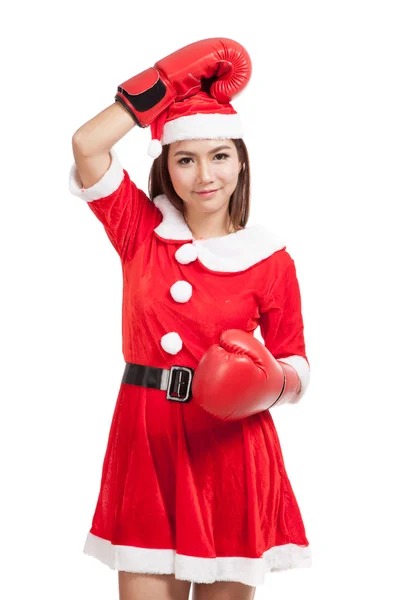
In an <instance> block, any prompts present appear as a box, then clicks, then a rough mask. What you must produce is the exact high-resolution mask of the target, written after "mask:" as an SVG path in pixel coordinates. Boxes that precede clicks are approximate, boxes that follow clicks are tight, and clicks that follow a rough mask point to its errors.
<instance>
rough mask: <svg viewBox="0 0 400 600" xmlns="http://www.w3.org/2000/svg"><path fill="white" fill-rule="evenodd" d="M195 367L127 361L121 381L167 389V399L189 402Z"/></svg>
mask: <svg viewBox="0 0 400 600" xmlns="http://www.w3.org/2000/svg"><path fill="white" fill-rule="evenodd" d="M193 375H194V369H191V368H190V367H180V366H172V367H171V368H170V369H161V368H159V367H146V366H144V365H137V364H135V363H126V365H125V371H124V374H123V376H122V382H121V383H130V384H131V385H141V386H143V387H149V388H154V389H157V390H166V391H167V400H171V401H172V402H189V400H190V399H191V398H192V381H193Z"/></svg>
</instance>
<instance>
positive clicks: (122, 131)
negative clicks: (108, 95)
mask: <svg viewBox="0 0 400 600" xmlns="http://www.w3.org/2000/svg"><path fill="white" fill-rule="evenodd" d="M133 127H135V121H134V120H133V118H132V117H131V116H130V114H129V113H128V111H127V110H126V109H125V108H124V107H123V106H122V105H121V103H120V102H114V103H113V104H111V106H108V107H107V108H106V109H104V110H103V111H101V112H100V113H99V114H98V115H96V116H95V117H93V119H90V121H88V122H87V123H85V124H84V125H82V127H79V129H77V131H76V132H75V133H74V135H73V138H72V141H73V144H74V145H76V146H78V147H79V150H80V152H81V153H82V154H83V155H85V156H93V155H96V154H102V153H105V152H108V150H110V149H111V148H112V147H113V146H114V145H115V144H116V143H117V142H118V141H119V140H120V139H121V138H123V137H124V135H126V134H127V133H128V131H130V130H131V129H133Z"/></svg>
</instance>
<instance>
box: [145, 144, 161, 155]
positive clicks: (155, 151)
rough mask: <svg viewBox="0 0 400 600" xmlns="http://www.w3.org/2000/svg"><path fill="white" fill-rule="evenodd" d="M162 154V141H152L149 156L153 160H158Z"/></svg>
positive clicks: (149, 146) (148, 151) (148, 150)
mask: <svg viewBox="0 0 400 600" xmlns="http://www.w3.org/2000/svg"><path fill="white" fill-rule="evenodd" d="M161 152H162V146H161V142H160V140H151V142H150V143H149V145H148V147H147V154H148V155H149V156H151V158H157V157H158V156H160V154H161Z"/></svg>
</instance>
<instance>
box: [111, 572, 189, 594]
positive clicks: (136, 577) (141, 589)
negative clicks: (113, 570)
mask: <svg viewBox="0 0 400 600" xmlns="http://www.w3.org/2000/svg"><path fill="white" fill-rule="evenodd" d="M118 586H119V600H155V598H156V599H157V600H188V599H189V593H190V586H191V581H183V580H182V581H181V580H179V579H175V575H174V574H172V575H149V574H146V573H128V572H126V571H118Z"/></svg>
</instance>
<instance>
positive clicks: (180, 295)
mask: <svg viewBox="0 0 400 600" xmlns="http://www.w3.org/2000/svg"><path fill="white" fill-rule="evenodd" d="M221 65H222V66H223V68H222V67H221ZM250 73H251V66H250V59H249V57H248V55H247V53H246V51H245V50H244V48H243V47H242V46H240V45H239V44H237V43H236V42H234V41H233V40H227V39H220V38H218V39H210V40H202V41H200V42H196V43H194V44H191V45H189V46H186V47H185V48H182V49H181V50H179V51H177V52H176V53H173V54H172V55H170V56H168V57H166V58H164V59H162V60H161V61H159V62H158V63H156V65H155V67H154V68H152V69H149V70H147V71H144V72H143V73H140V74H139V75H137V76H135V77H133V78H132V79H130V80H128V81H127V82H125V83H124V84H122V85H121V86H119V88H118V93H117V95H116V98H115V99H116V102H115V103H114V104H113V105H111V106H110V107H108V108H107V109H105V110H104V111H103V112H101V113H100V114H99V115H97V116H96V117H95V118H94V119H92V120H91V121H89V122H88V123H86V124H85V125H83V126H82V127H81V128H80V129H78V131H77V132H76V133H75V134H74V136H73V152H74V157H75V164H74V165H73V167H72V169H71V176H70V189H71V192H72V193H73V194H75V195H77V196H79V197H81V198H82V199H84V200H85V201H87V202H88V206H89V208H90V209H91V210H92V211H93V212H94V214H95V215H96V216H97V218H98V219H99V220H100V221H101V223H102V224H103V226H104V228H105V231H106V233H107V235H108V237H109V239H110V241H111V242H112V244H113V246H114V247H115V249H116V251H117V252H118V254H119V256H120V259H121V265H122V270H123V281H124V288H123V314H122V332H123V355H124V359H125V362H126V366H125V370H124V373H123V377H122V382H121V387H120V391H119V394H118V398H117V401H116V407H115V411H114V415H113V420H112V424H111V428H110V434H109V440H108V446H107V450H106V454H105V458H104V464H103V472H102V480H101V486H100V493H99V498H98V502H97V506H96V510H95V514H94V517H93V523H92V527H91V529H90V532H89V533H88V536H87V540H86V544H85V548H84V551H85V552H86V553H87V554H89V555H92V556H94V557H96V558H98V559H99V560H101V561H102V562H104V563H105V564H107V565H108V566H110V567H111V568H113V569H116V570H118V577H119V593H120V600H134V599H135V598H138V597H155V598H157V599H159V600H167V599H172V598H174V599H179V600H181V599H182V600H183V599H185V600H187V598H188V597H189V592H190V587H191V582H193V583H194V587H193V599H194V600H206V599H207V598H214V597H218V598H221V599H223V598H224V599H229V598H235V599H243V600H247V599H250V598H253V597H254V593H255V586H256V585H257V584H260V583H262V582H263V579H264V575H265V573H266V572H268V571H272V570H282V569H287V568H291V567H305V566H309V565H310V552H309V544H308V540H307V538H306V534H305V530H304V525H303V522H302V518H301V514H300V510H299V507H298V505H297V502H296V498H295V496H294V493H293V490H292V488H291V485H290V482H289V479H288V476H287V474H286V470H285V466H284V461H283V457H282V453H281V448H280V444H279V439H278V435H277V433H276V430H275V427H274V424H273V420H272V417H271V414H270V411H269V408H271V406H272V405H277V404H282V403H288V402H290V403H294V402H297V401H298V400H299V399H300V398H301V397H302V395H303V394H304V392H305V389H306V387H307V385H308V377H309V368H308V361H307V357H306V354H305V345H304V338H303V321H302V315H301V301H300V292H299V287H298V283H297V278H296V271H295V266H294V262H293V259H292V258H291V257H290V255H289V254H288V253H287V251H286V249H285V246H284V244H283V243H282V242H281V241H280V240H279V239H277V238H276V237H275V236H273V235H271V233H270V232H268V231H267V230H266V229H264V227H262V226H252V227H247V221H248V216H249V194H250V167H249V160H248V155H247V151H246V146H245V144H244V142H243V139H242V135H243V128H242V124H241V122H240V118H239V115H238V114H237V113H236V111H235V110H234V108H233V107H232V105H231V104H230V102H229V101H228V98H231V97H232V96H234V95H235V94H237V93H238V92H239V91H241V90H242V89H243V88H244V87H245V85H246V83H247V81H248V79H249V77H250ZM136 124H138V125H139V126H141V127H145V126H148V125H150V126H151V131H152V136H153V140H152V142H151V144H150V147H149V153H150V154H151V155H152V156H153V157H154V158H155V160H154V163H153V166H152V169H151V173H150V178H149V197H147V196H146V194H145V193H144V192H143V191H142V190H140V189H138V188H137V186H136V185H135V184H134V183H133V182H132V181H131V179H130V177H129V175H128V173H127V171H126V170H124V169H123V168H122V166H121V164H120V163H119V160H118V157H117V155H116V152H115V150H114V149H113V146H114V145H115V143H116V142H117V141H118V140H119V139H121V138H122V137H123V136H124V135H125V134H126V133H127V132H128V131H130V130H131V129H132V128H133V127H134V126H135V125H136ZM258 326H260V331H261V334H262V336H263V339H264V343H265V344H261V343H260V342H259V341H258V340H256V339H255V338H254V336H253V333H254V330H255V329H256V328H257V327H258ZM217 592H218V596H216V595H215V594H216V593H217ZM145 594H147V595H145Z"/></svg>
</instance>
